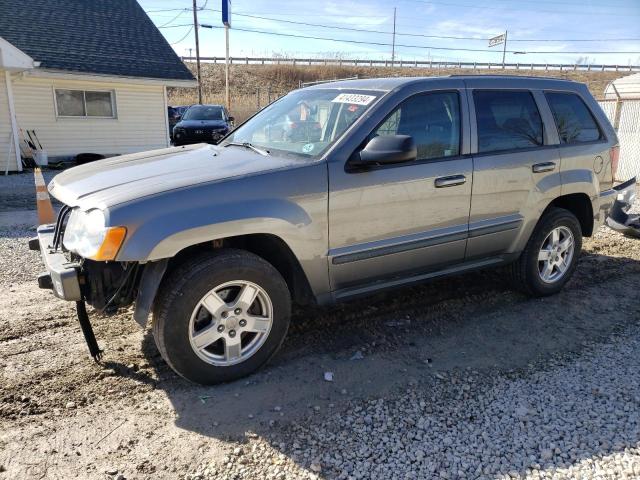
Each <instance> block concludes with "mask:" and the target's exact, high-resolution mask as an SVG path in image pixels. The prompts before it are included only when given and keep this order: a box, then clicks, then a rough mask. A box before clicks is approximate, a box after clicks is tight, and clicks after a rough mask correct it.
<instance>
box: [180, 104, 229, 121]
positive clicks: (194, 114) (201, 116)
mask: <svg viewBox="0 0 640 480" xmlns="http://www.w3.org/2000/svg"><path fill="white" fill-rule="evenodd" d="M182 119H183V120H224V116H223V115H222V107H217V106H210V105H194V106H192V107H189V110H187V111H186V112H185V114H184V116H183V117H182Z"/></svg>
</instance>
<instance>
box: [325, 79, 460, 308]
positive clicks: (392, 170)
mask: <svg viewBox="0 0 640 480" xmlns="http://www.w3.org/2000/svg"><path fill="white" fill-rule="evenodd" d="M461 98H462V99H464V100H465V101H466V99H465V98H464V91H460V92H458V91H446V92H428V93H420V94H417V95H414V96H412V97H409V98H407V99H406V100H404V101H403V102H401V103H400V104H399V105H398V106H397V107H396V108H395V109H393V110H392V111H391V112H390V113H389V114H388V115H387V116H386V118H385V119H384V120H383V122H382V123H381V124H380V125H378V127H376V128H375V129H374V130H373V131H372V132H371V134H370V135H369V138H373V137H374V136H377V135H396V134H401V135H410V136H412V137H413V138H414V139H415V141H416V144H417V149H418V159H417V160H416V161H413V162H407V163H400V164H396V165H386V166H384V167H380V168H372V169H370V170H367V171H361V172H357V173H354V172H349V171H346V172H345V168H344V167H345V166H344V164H341V165H338V164H337V162H336V163H331V164H330V172H329V184H330V185H331V189H330V192H329V223H330V225H329V242H330V252H329V255H330V271H331V280H332V287H333V289H334V290H339V291H340V290H342V291H347V292H348V291H349V290H350V289H351V288H355V287H356V285H358V284H362V283H367V282H372V281H373V282H375V281H379V280H384V279H389V278H391V277H394V276H396V275H401V276H402V277H403V278H407V277H409V276H411V274H421V273H423V272H426V271H430V270H434V269H438V268H440V267H441V266H443V265H447V264H450V263H453V262H458V261H462V259H463V258H464V251H465V245H466V233H467V222H468V216H469V205H470V201H471V200H470V199H471V175H472V163H471V159H470V158H468V157H464V156H461V155H460V138H461V128H460V126H461V124H462V122H461V108H460V99H461ZM454 175H462V176H465V177H466V179H467V180H466V182H465V183H462V184H460V185H456V186H451V187H449V188H436V185H435V180H436V178H439V177H447V176H454ZM336 295H338V296H340V295H341V294H340V293H337V294H336Z"/></svg>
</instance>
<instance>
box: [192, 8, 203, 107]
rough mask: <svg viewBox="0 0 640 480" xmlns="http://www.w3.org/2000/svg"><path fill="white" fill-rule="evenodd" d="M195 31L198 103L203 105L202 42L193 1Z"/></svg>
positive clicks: (196, 9) (196, 10)
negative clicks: (201, 79)
mask: <svg viewBox="0 0 640 480" xmlns="http://www.w3.org/2000/svg"><path fill="white" fill-rule="evenodd" d="M193 29H194V30H195V32H196V68H197V71H198V75H197V76H198V103H199V104H202V82H201V81H200V41H199V40H198V5H197V4H196V0H193Z"/></svg>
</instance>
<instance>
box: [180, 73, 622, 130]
mask: <svg viewBox="0 0 640 480" xmlns="http://www.w3.org/2000/svg"><path fill="white" fill-rule="evenodd" d="M187 66H188V67H189V68H190V69H191V70H192V71H194V72H195V63H193V62H190V63H187ZM201 69H202V79H203V86H202V91H203V101H204V102H206V103H220V104H224V65H221V64H212V63H203V64H202V65H201ZM465 74H466V75H469V74H479V75H487V74H490V75H504V74H508V75H529V76H540V77H557V78H564V79H569V80H575V81H578V82H582V83H586V84H587V85H588V86H589V89H590V90H591V92H592V93H593V95H594V96H595V97H596V98H600V97H601V96H602V94H603V91H604V89H605V87H606V85H607V84H608V83H609V82H611V81H612V80H615V79H616V78H620V77H622V76H625V75H628V74H629V73H628V72H595V71H593V72H585V71H574V70H565V71H557V70H554V71H544V70H525V69H523V70H499V69H492V70H470V69H456V68H446V69H444V68H432V69H430V68H406V67H405V68H391V67H352V66H339V65H312V66H298V65H296V66H294V65H231V71H230V79H231V84H230V88H231V92H232V96H231V112H232V114H233V115H234V116H235V117H236V119H237V120H238V121H243V120H244V119H246V118H247V117H248V116H249V115H251V114H253V113H254V112H255V111H257V110H258V108H259V107H264V106H265V105H266V104H267V102H268V100H269V98H270V99H271V100H274V99H275V98H278V97H279V96H281V95H284V94H286V93H287V92H289V91H290V90H292V89H294V88H298V86H299V83H300V82H311V81H315V80H327V79H335V78H347V77H354V76H356V75H357V76H358V77H360V78H367V77H411V76H418V77H431V76H441V75H465ZM196 101H197V92H196V89H184V88H182V89H170V91H169V103H170V104H171V105H188V104H191V103H195V102H196Z"/></svg>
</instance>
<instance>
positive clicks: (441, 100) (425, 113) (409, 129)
mask: <svg viewBox="0 0 640 480" xmlns="http://www.w3.org/2000/svg"><path fill="white" fill-rule="evenodd" d="M375 135H410V136H412V137H413V139H414V140H415V142H416V147H417V148H418V160H430V159H434V158H442V157H452V156H456V155H459V154H460V102H459V100H458V94H457V93H456V92H437V93H425V94H419V95H415V96H413V97H411V98H408V99H407V100H405V101H404V102H402V103H401V104H400V105H399V106H398V107H397V108H396V109H395V110H394V111H393V112H392V113H391V114H390V115H389V116H388V117H387V118H386V120H385V121H384V122H382V124H381V125H380V126H379V127H378V128H377V129H376V130H375V131H374V136H375Z"/></svg>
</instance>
